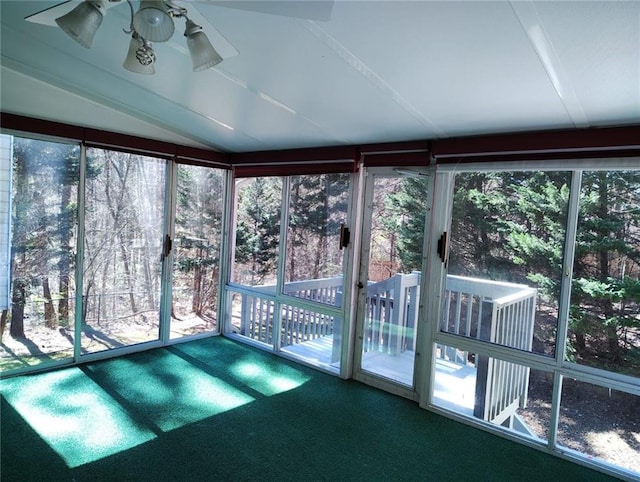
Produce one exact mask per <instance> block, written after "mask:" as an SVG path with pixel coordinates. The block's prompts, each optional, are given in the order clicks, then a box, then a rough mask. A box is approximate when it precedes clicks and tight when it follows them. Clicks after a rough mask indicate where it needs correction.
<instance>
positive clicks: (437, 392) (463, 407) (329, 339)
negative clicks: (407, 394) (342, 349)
mask: <svg viewBox="0 0 640 482" xmlns="http://www.w3.org/2000/svg"><path fill="white" fill-rule="evenodd" d="M332 350H333V336H325V337H322V338H317V339H315V340H310V341H307V342H304V343H299V344H297V345H289V346H286V347H284V348H283V349H282V351H283V352H285V353H288V354H290V355H292V356H295V357H296V358H300V359H303V360H305V361H306V362H308V363H311V364H314V365H319V366H323V367H326V368H330V369H336V368H338V366H339V363H338V362H336V363H331V353H332ZM413 366H414V352H412V351H405V352H403V353H401V354H399V355H387V354H385V353H381V352H368V353H365V354H364V356H363V357H362V369H363V370H364V371H366V372H367V373H371V374H373V375H377V376H380V377H383V378H386V379H389V380H392V381H394V382H396V383H399V384H401V385H405V386H408V387H411V386H412V383H413ZM475 384H476V369H475V367H472V366H464V365H460V364H457V363H452V362H449V361H447V360H443V359H440V358H438V359H436V373H435V387H434V391H433V403H434V405H436V406H438V407H441V408H445V409H447V410H452V411H454V412H457V413H461V414H465V415H473V405H474V400H475Z"/></svg>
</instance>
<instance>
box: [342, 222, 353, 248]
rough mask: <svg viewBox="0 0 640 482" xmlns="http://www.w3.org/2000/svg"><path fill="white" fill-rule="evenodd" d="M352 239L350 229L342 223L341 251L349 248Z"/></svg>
mask: <svg viewBox="0 0 640 482" xmlns="http://www.w3.org/2000/svg"><path fill="white" fill-rule="evenodd" d="M350 238H351V232H350V231H349V228H348V227H346V226H345V225H344V223H342V224H341V225H340V249H342V248H346V247H347V246H349V241H350Z"/></svg>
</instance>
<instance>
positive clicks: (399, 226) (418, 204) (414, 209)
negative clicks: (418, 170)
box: [382, 176, 430, 273]
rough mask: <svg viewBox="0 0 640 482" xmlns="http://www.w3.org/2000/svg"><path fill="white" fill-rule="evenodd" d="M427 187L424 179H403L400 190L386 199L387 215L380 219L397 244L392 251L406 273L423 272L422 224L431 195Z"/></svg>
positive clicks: (427, 184)
mask: <svg viewBox="0 0 640 482" xmlns="http://www.w3.org/2000/svg"><path fill="white" fill-rule="evenodd" d="M428 188H429V179H428V178H427V177H424V176H418V177H405V178H402V180H401V182H400V186H399V190H398V191H397V192H393V191H392V192H391V193H390V194H389V195H388V196H387V197H386V199H385V209H386V212H387V213H388V214H389V215H388V216H385V217H383V219H382V225H383V226H384V227H385V228H386V230H387V232H388V235H389V237H390V239H391V241H392V242H393V241H395V244H397V249H396V250H395V251H397V256H398V257H399V259H400V264H401V267H402V270H403V271H404V272H405V273H407V272H410V271H413V270H420V269H422V251H423V247H424V225H425V218H426V214H427V206H428V204H429V194H430V193H429V191H428ZM396 239H397V240H396ZM392 244H393V243H392ZM392 256H393V254H392Z"/></svg>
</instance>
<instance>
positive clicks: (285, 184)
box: [273, 176, 291, 352]
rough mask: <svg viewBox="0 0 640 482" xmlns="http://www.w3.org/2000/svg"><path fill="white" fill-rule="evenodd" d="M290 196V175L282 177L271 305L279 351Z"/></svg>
mask: <svg viewBox="0 0 640 482" xmlns="http://www.w3.org/2000/svg"><path fill="white" fill-rule="evenodd" d="M290 197H291V177H290V176H287V177H284V178H283V179H282V198H281V201H280V202H281V204H280V206H281V208H280V241H279V246H278V270H277V279H276V301H275V303H274V306H273V349H274V351H276V352H278V351H280V329H281V325H282V317H281V316H280V315H279V313H280V302H281V299H282V296H281V295H282V293H283V291H284V285H285V283H286V281H287V280H286V266H287V230H288V227H289V200H290Z"/></svg>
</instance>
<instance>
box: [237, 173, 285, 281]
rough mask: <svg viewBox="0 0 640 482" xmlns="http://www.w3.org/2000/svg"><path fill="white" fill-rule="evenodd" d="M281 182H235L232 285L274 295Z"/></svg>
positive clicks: (261, 179)
mask: <svg viewBox="0 0 640 482" xmlns="http://www.w3.org/2000/svg"><path fill="white" fill-rule="evenodd" d="M281 200H282V180H281V179H280V178H275V177H255V178H246V179H240V180H237V181H236V243H235V249H234V265H233V270H232V275H231V281H233V282H234V283H239V284H243V285H248V286H255V287H260V289H262V290H265V291H269V292H275V289H276V277H277V269H278V245H279V243H280V212H281Z"/></svg>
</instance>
